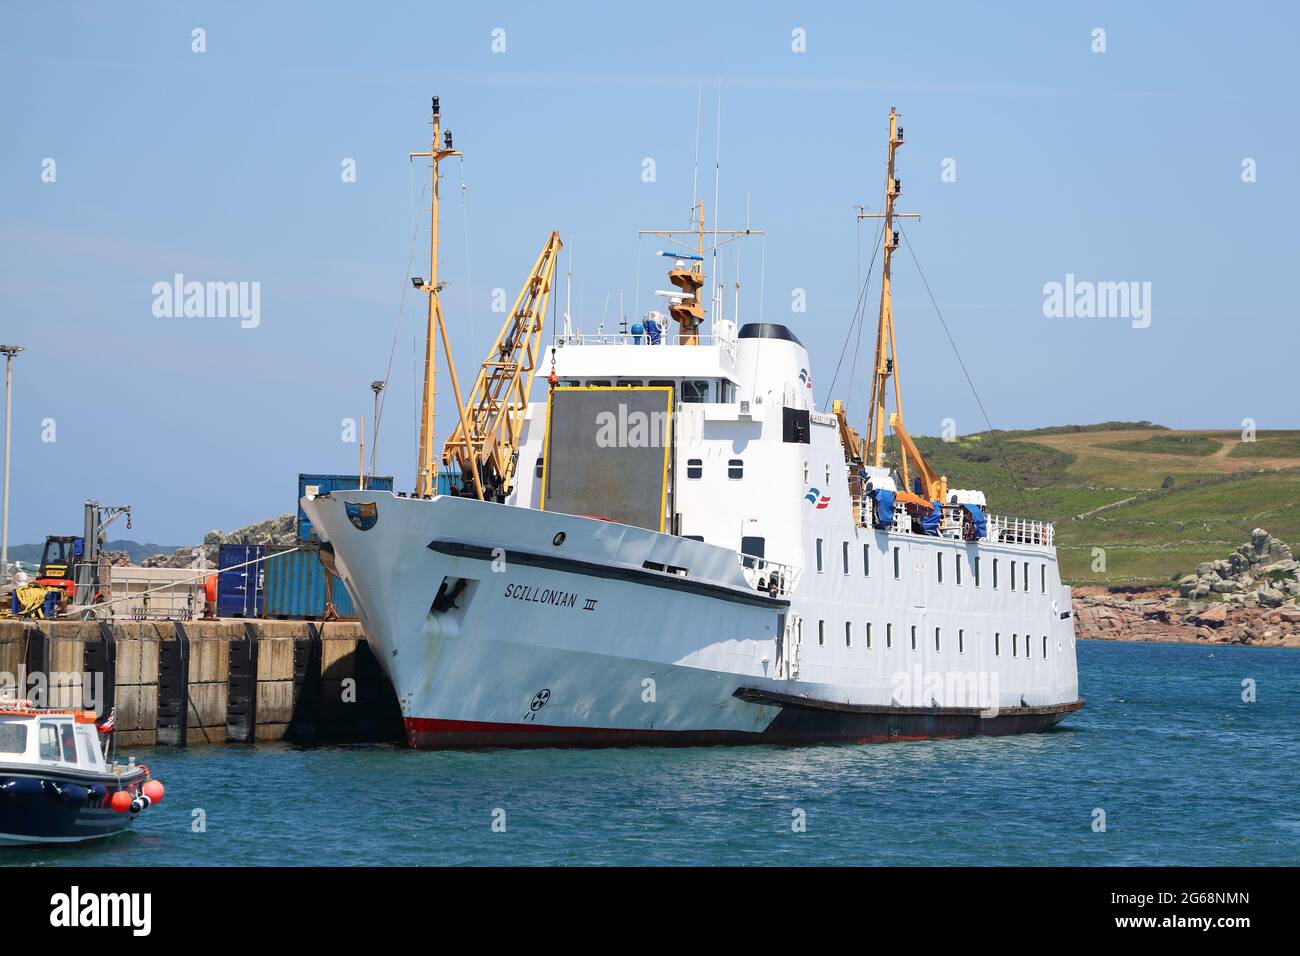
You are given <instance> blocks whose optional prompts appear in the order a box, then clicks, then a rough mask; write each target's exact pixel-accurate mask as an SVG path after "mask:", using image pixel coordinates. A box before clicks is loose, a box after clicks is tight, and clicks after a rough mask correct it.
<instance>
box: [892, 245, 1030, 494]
mask: <svg viewBox="0 0 1300 956" xmlns="http://www.w3.org/2000/svg"><path fill="white" fill-rule="evenodd" d="M899 232H901V233H902V234H903V244H904V245H905V246H907V254H908V255H909V256H911V257H912V264H913V265H915V266H916V272H917V274H918V275H919V276H920V277H921V285H923V286H925V293H926V295H928V296H929V297H930V304H931V305H932V306H934V313H935V315H937V316H938V317H939V324H940V325H942V326H943V334H944V335H946V336H947V337H948V344H949V345H951V346H952V354H953V355H955V356H956V357H957V364H958V365H960V366H961V371H962V374H963V375H965V376H966V384H967V385H969V386H970V391H971V394H972V395H974V396H975V404H976V405H978V406H979V410H980V414H981V415H983V416H984V424H985V425H986V426H987V427H988V430H989V436H990V437H991V438H992V439H993V444H994V445H995V446H997V449H998V456H999V457H1000V458H1001V459H1002V467H1004V468H1005V469H1006V470H1007V474H1008V475H1009V476H1010V477H1011V485H1012V487H1013V488H1015V489H1016V495H1017V496H1018V497H1019V498H1020V505H1021V507H1023V508H1025V509H1026V510H1028V507H1029V505H1028V502H1026V501H1025V493H1024V492H1023V491H1022V490H1021V488H1020V482H1019V480H1017V478H1016V473H1015V472H1014V471H1012V470H1011V464H1010V462H1008V461H1007V455H1006V452H1005V451H1003V450H1002V442H1001V441H999V440H998V433H997V432H996V431H994V430H993V423H992V422H990V421H989V414H988V412H986V411H985V410H984V403H983V402H982V401H981V400H980V395H979V392H978V391H976V390H975V382H974V381H973V380H972V379H971V377H970V372H969V371H967V369H966V363H965V362H963V361H962V357H961V352H959V351H957V343H956V341H954V340H953V337H952V332H950V331H949V330H948V323H947V322H946V321H945V320H944V317H943V311H942V310H941V309H940V308H939V303H938V302H937V301H935V298H934V292H932V291H931V290H930V283H929V282H928V281H927V280H926V278H925V271H924V270H923V269H922V268H921V262H920V260H919V259H917V258H916V252H915V251H914V250H913V249H912V240H911V239H909V238H908V237H907V230H906V229H903V228H902V227H901V226H900V227H899Z"/></svg>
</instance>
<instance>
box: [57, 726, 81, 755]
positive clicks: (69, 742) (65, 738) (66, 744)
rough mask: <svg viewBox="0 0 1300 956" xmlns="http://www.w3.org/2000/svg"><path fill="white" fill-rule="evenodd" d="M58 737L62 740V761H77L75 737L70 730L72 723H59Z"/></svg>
mask: <svg viewBox="0 0 1300 956" xmlns="http://www.w3.org/2000/svg"><path fill="white" fill-rule="evenodd" d="M59 739H60V740H61V741H62V742H63V762H64V763H76V762H77V738H76V736H75V735H74V734H73V732H72V724H59Z"/></svg>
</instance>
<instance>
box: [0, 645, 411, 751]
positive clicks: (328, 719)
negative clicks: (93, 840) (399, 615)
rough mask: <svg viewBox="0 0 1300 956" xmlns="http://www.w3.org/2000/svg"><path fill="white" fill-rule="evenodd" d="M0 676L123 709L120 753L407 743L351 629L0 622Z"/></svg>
mask: <svg viewBox="0 0 1300 956" xmlns="http://www.w3.org/2000/svg"><path fill="white" fill-rule="evenodd" d="M0 674H2V675H7V676H5V677H3V678H0V679H3V680H5V681H7V682H9V683H8V685H7V686H6V687H5V688H4V689H5V690H18V689H19V684H18V682H19V681H20V680H21V681H23V682H24V683H23V684H22V685H21V693H20V694H19V696H28V697H38V696H40V695H41V694H43V695H44V698H45V699H44V700H40V699H37V700H36V702H37V703H38V704H39V703H46V704H47V705H48V706H53V707H82V706H86V705H87V704H91V703H92V702H93V708H94V709H95V710H96V711H97V712H98V713H99V714H100V716H101V717H105V716H107V714H108V713H109V712H110V711H112V710H113V708H114V707H116V710H117V720H116V731H117V745H118V746H119V747H127V746H131V747H138V746H152V745H171V746H188V745H202V744H238V743H255V742H257V741H273V740H284V741H292V742H297V743H345V742H356V743H363V742H364V743H370V742H381V741H395V740H400V739H401V738H402V721H401V714H400V711H399V709H398V706H397V700H396V697H395V695H394V693H393V689H392V685H391V684H390V683H389V682H388V679H387V678H386V677H385V676H384V675H383V673H382V672H381V671H380V669H379V666H378V664H377V663H376V661H375V659H374V656H373V655H372V654H371V652H370V647H369V645H368V644H367V643H366V641H365V638H364V636H363V635H362V632H361V626H360V624H358V623H357V622H355V621H330V622H325V623H320V622H314V621H266V620H217V621H186V622H181V621H122V620H114V621H18V620H0Z"/></svg>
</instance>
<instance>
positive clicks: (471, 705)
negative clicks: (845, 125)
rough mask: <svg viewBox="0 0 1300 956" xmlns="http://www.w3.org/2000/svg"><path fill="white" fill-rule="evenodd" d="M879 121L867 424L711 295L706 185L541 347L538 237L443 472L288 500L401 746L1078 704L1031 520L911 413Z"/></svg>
mask: <svg viewBox="0 0 1300 956" xmlns="http://www.w3.org/2000/svg"><path fill="white" fill-rule="evenodd" d="M435 135H436V134H435ZM435 143H436V140H435ZM901 144H902V130H901V128H899V127H898V123H897V114H896V113H894V112H893V111H891V114H890V137H889V174H888V184H887V187H886V195H887V201H886V208H885V212H884V214H883V215H884V219H885V223H884V226H885V242H886V253H885V254H886V259H885V274H884V282H883V283H882V290H881V306H880V318H879V326H878V333H877V343H876V362H875V367H874V375H873V385H872V401H871V407H870V410H869V414H870V418H869V422H870V424H869V427H868V430H867V440H866V442H863V441H862V440H861V438H860V437H859V435H858V433H857V432H856V431H855V430H854V429H853V428H852V427H851V426H850V425H849V423H848V418H847V411H846V409H844V408H843V407H842V406H841V405H840V403H838V402H836V403H834V404H833V405H832V407H831V409H829V410H823V409H819V408H817V406H816V403H815V401H814V399H813V388H812V381H813V363H812V360H811V357H810V356H809V354H808V351H807V350H806V349H805V348H804V346H803V345H802V343H801V342H800V340H799V338H798V336H797V334H796V332H795V331H794V330H792V329H790V328H788V327H786V326H785V325H780V324H776V323H762V322H758V323H748V324H740V325H738V324H737V323H735V322H732V321H729V320H726V319H723V318H717V317H715V318H712V320H710V316H709V315H708V310H706V309H705V308H704V305H703V302H702V300H701V293H702V289H703V287H704V283H705V276H704V274H703V263H704V237H705V230H704V229H703V222H704V217H703V210H702V208H700V209H697V210H695V211H694V213H695V216H696V219H695V226H696V230H695V231H696V233H697V237H696V241H695V249H694V251H687V250H685V249H682V250H680V251H678V252H675V253H674V254H673V255H670V257H669V258H670V259H672V260H673V261H672V265H671V267H670V269H669V282H670V284H671V285H672V289H670V290H666V292H665V296H666V298H667V313H668V314H667V316H664V315H662V314H660V313H659V312H651V313H649V314H647V315H646V317H645V318H644V319H643V320H642V321H641V322H638V323H636V324H635V325H633V326H632V327H631V328H629V329H627V330H626V331H619V332H616V333H604V332H601V333H598V334H595V335H592V334H583V333H582V332H579V331H575V330H573V329H572V328H571V326H569V324H568V323H566V324H565V327H564V329H563V330H562V331H559V332H557V333H556V334H555V335H554V337H553V338H552V340H551V341H550V343H549V346H548V348H547V349H546V354H545V357H544V359H543V358H542V356H541V355H540V354H539V352H538V349H537V343H538V341H540V334H541V327H542V321H543V319H544V318H545V303H546V296H547V295H549V292H550V285H551V282H552V280H553V276H554V255H555V253H556V252H558V248H559V243H558V236H555V235H553V236H552V237H551V239H550V240H548V243H547V245H546V246H544V247H543V251H542V254H541V256H539V259H538V262H537V263H536V264H535V266H534V269H533V272H532V273H531V275H530V277H529V280H528V281H527V282H526V283H525V286H524V290H523V292H521V295H520V298H519V300H518V301H517V302H516V307H515V310H514V311H513V312H512V313H511V315H510V316H509V317H508V318H507V321H506V325H505V327H504V328H503V330H502V334H501V336H499V337H498V340H497V343H496V344H495V345H494V347H493V352H492V354H490V355H489V356H488V360H487V361H485V363H484V365H483V371H482V372H481V373H480V376H479V381H478V384H477V385H476V386H475V388H474V389H472V390H471V395H470V400H469V401H468V402H466V401H464V400H462V397H461V395H460V393H459V386H457V396H456V397H457V404H458V412H459V417H460V422H459V424H458V426H457V428H456V430H455V431H454V432H453V435H452V438H451V439H450V440H449V441H448V442H447V445H446V448H445V451H444V455H445V459H446V460H448V461H451V462H455V463H457V464H459V465H460V466H461V470H462V474H464V476H465V480H464V482H463V488H462V492H463V494H461V495H441V496H431V495H428V494H427V493H426V494H415V495H412V496H409V497H406V496H401V495H392V494H389V493H386V492H373V491H354V492H340V493H334V494H331V495H329V496H325V497H318V498H315V499H312V500H304V502H303V507H304V508H305V509H306V510H307V512H308V514H309V515H310V517H311V518H312V521H313V522H314V523H315V525H316V527H318V528H319V529H320V530H321V532H322V535H323V537H324V538H325V539H326V540H327V546H328V548H330V549H332V551H333V563H334V568H335V570H336V571H337V573H338V574H339V575H340V576H341V577H342V579H343V581H344V583H345V585H346V586H347V588H348V591H349V593H350V594H351V596H352V597H353V600H354V602H355V604H356V605H357V607H358V609H359V612H360V615H361V619H362V624H363V626H364V629H365V631H366V635H367V638H368V640H369V641H370V642H371V644H372V646H373V648H374V649H375V652H376V654H377V656H378V658H379V660H380V661H381V663H382V665H383V666H384V667H385V668H386V670H387V672H388V674H389V676H390V678H391V679H392V682H393V684H394V687H395V689H396V691H397V695H398V698H399V701H400V703H401V707H402V711H403V714H404V717H405V720H406V728H407V734H408V738H409V741H410V743H411V744H412V745H413V746H422V747H463V746H498V745H500V746H529V745H561V744H579V745H601V744H638V743H655V744H693V743H710V742H724V743H746V742H782V743H796V742H803V741H814V740H852V741H885V740H897V739H915V738H925V737H942V736H962V735H970V734H1003V733H1016V732H1022V731H1032V730H1041V729H1045V728H1047V727H1050V726H1052V725H1053V724H1055V723H1056V722H1058V721H1059V720H1060V719H1061V718H1062V717H1063V716H1064V715H1065V714H1067V713H1069V712H1071V711H1073V710H1077V709H1078V708H1079V707H1081V706H1082V701H1081V700H1080V699H1079V695H1078V676H1077V669H1076V663H1075V646H1074V630H1073V621H1072V617H1071V613H1070V590H1069V588H1068V587H1065V586H1063V585H1062V583H1061V581H1060V575H1059V570H1058V565H1057V560H1056V553H1055V548H1054V541H1053V528H1052V526H1051V525H1050V524H1048V523H1046V522H1040V521H1034V520H1027V519H1020V518H1009V517H1002V516H999V515H996V514H991V513H989V512H988V509H987V508H986V503H985V501H984V498H983V495H981V494H980V493H979V492H977V491H963V490H955V489H949V488H948V482H947V479H946V478H944V477H943V476H940V475H937V474H936V473H935V472H934V470H933V469H932V468H930V466H929V464H928V463H927V462H926V461H925V459H924V456H923V455H922V454H921V452H920V450H919V449H918V448H917V446H916V444H915V443H914V442H913V441H912V439H911V438H910V436H909V435H908V434H907V432H906V429H905V427H904V426H903V422H902V415H901V389H900V388H899V385H898V362H897V358H896V354H895V347H894V346H895V334H894V325H893V311H892V301H891V298H890V285H889V281H890V280H889V271H888V270H889V265H888V262H889V258H888V257H889V255H890V253H892V251H893V249H894V247H896V245H897V236H896V235H895V234H894V230H893V218H894V217H895V216H896V215H902V214H897V213H895V212H894V210H893V206H894V200H895V198H896V197H897V195H898V192H899V183H898V181H897V180H896V179H895V178H894V153H895V151H896V149H897V148H898V146H900V145H901ZM448 148H449V145H448ZM430 152H431V153H436V152H437V149H436V148H435V149H432V150H431V151H430ZM433 162H434V165H435V184H436V162H437V160H436V158H435V159H434V160H433ZM435 204H436V199H435ZM435 216H436V205H435ZM738 233H739V231H736V232H732V233H728V235H729V236H730V235H736V234H738ZM658 234H663V232H662V231H660V232H659V233H658ZM709 235H710V236H711V237H712V239H713V240H714V241H720V240H719V236H720V234H719V233H718V232H717V231H716V230H714V231H712V232H710V233H709ZM435 255H436V247H435ZM430 294H431V304H430V315H431V317H433V318H431V320H430V326H431V329H430V332H431V335H430V339H431V341H432V338H433V332H434V331H435V328H434V327H435V325H436V324H437V323H438V322H439V321H440V307H438V306H437V303H436V302H435V301H433V299H432V296H436V290H434V291H432V292H431V293H430ZM444 332H445V330H444ZM443 342H444V345H446V340H445V335H444V337H443ZM539 359H541V360H542V361H543V362H544V363H545V365H546V366H549V367H547V368H546V370H547V373H548V374H547V378H546V383H545V388H544V389H541V388H534V389H532V390H531V391H530V390H529V388H528V387H527V385H523V384H521V382H522V381H523V380H524V379H525V378H526V380H527V382H528V383H530V384H531V383H532V379H533V373H534V372H535V371H536V369H537V366H538V364H539ZM426 364H427V365H429V366H431V365H432V364H433V363H432V361H430V362H428V363H426ZM544 367H545V366H544ZM494 376H495V377H497V378H500V379H501V382H500V383H499V386H498V387H496V388H495V389H494V388H493V387H492V381H493V379H494ZM891 379H892V381H893V393H894V403H895V404H894V410H893V411H892V412H887V411H886V408H885V402H886V399H887V397H888V392H889V389H887V387H886V386H887V385H888V383H889V382H890V380H891ZM540 384H541V383H538V385H540ZM427 394H428V393H427ZM887 430H888V431H889V432H890V433H891V434H892V435H893V436H894V437H895V438H896V440H897V446H898V448H899V454H898V456H897V459H896V460H894V461H891V460H890V458H889V456H888V454H887V451H886V444H885V433H886V431H887ZM467 436H468V438H467ZM430 445H431V436H426V438H425V440H423V441H422V445H421V447H422V449H427V448H428V447H430ZM421 462H422V469H425V470H428V469H430V468H431V462H430V459H429V456H428V455H427V453H425V454H422V455H421ZM421 490H427V489H423V488H422V489H421Z"/></svg>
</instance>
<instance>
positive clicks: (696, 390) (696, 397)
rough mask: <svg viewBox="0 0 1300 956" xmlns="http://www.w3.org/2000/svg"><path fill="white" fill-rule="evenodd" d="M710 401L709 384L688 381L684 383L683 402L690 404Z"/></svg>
mask: <svg viewBox="0 0 1300 956" xmlns="http://www.w3.org/2000/svg"><path fill="white" fill-rule="evenodd" d="M708 400H709V383H708V382H701V381H692V380H690V379H687V380H686V381H683V382H682V401H683V402H690V403H699V402H707V401H708Z"/></svg>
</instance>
